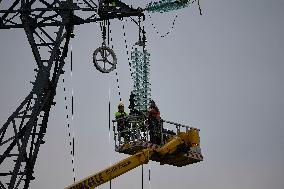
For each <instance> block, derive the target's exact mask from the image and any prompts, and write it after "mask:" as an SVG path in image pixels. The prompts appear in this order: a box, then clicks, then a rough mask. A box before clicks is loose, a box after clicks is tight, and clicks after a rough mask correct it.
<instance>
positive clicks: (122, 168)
mask: <svg viewBox="0 0 284 189" xmlns="http://www.w3.org/2000/svg"><path fill="white" fill-rule="evenodd" d="M194 133H197V132H196V130H190V131H188V132H186V133H179V135H178V136H176V137H174V138H173V139H172V140H170V141H169V142H168V143H166V144H165V145H164V146H162V147H160V148H158V149H149V148H148V149H144V150H142V151H140V152H138V153H136V154H134V155H132V156H130V157H128V158H126V159H124V160H122V161H120V162H118V163H116V164H114V165H112V166H111V167H109V168H107V169H105V170H103V171H100V172H98V173H96V174H94V175H91V176H89V177H87V178H85V179H83V180H80V181H78V182H77V183H75V184H73V185H71V186H68V187H67V188H65V189H93V188H95V187H97V186H99V185H101V184H103V183H106V182H108V181H110V180H112V179H114V178H116V177H118V176H120V175H122V174H124V173H126V172H128V171H130V170H132V169H134V168H136V167H138V166H140V165H142V164H147V163H148V161H149V159H151V157H154V156H159V157H166V156H167V155H171V154H173V153H175V152H176V151H177V149H178V147H179V146H180V145H182V144H185V145H186V146H190V144H191V143H192V142H194V143H195V144H196V143H198V145H199V136H198V135H196V136H194ZM197 134H198V133H197Z"/></svg>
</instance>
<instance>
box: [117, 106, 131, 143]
mask: <svg viewBox="0 0 284 189" xmlns="http://www.w3.org/2000/svg"><path fill="white" fill-rule="evenodd" d="M127 116H128V114H127V113H126V112H125V111H124V104H123V102H120V103H119V104H118V112H116V113H115V119H116V121H117V131H118V133H119V136H121V137H123V138H124V141H125V142H128V141H129V133H130V132H129V130H128V129H129V126H128V125H129V124H128V122H127V120H126V118H127Z"/></svg>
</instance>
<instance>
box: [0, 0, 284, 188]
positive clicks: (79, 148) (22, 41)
mask: <svg viewBox="0 0 284 189" xmlns="http://www.w3.org/2000/svg"><path fill="white" fill-rule="evenodd" d="M124 2H126V3H129V4H132V5H134V6H145V5H146V3H147V2H149V1H131V0H125V1H124ZM200 3H201V7H202V10H203V15H202V16H200V15H199V12H198V6H197V5H196V4H195V5H193V6H191V7H188V8H186V9H183V10H180V11H177V12H172V13H167V14H151V16H152V19H153V23H154V25H155V26H156V27H157V28H158V30H159V31H160V32H161V34H163V33H166V32H167V31H168V30H169V29H170V27H171V23H172V20H173V19H174V17H175V14H178V18H177V21H176V24H175V27H174V30H173V32H172V33H170V35H168V36H167V37H166V38H160V37H159V36H158V35H157V34H156V33H155V30H154V29H153V27H152V25H151V22H150V21H149V17H148V16H147V17H146V19H147V20H146V21H145V26H146V31H147V38H148V44H147V48H148V50H149V52H150V53H151V83H152V86H151V87H152V97H153V99H154V100H155V101H156V102H157V105H158V106H159V108H160V111H161V116H162V118H164V119H166V120H170V121H175V122H179V123H183V124H191V125H193V126H195V127H197V128H199V129H200V130H201V131H200V137H201V147H202V153H203V156H204V161H203V162H200V163H198V164H194V165H192V166H186V167H183V168H177V167H172V166H167V165H163V166H160V165H159V164H157V163H154V162H151V163H150V168H151V188H152V189H158V188H164V189H172V188H179V189H188V188H195V189H208V188H214V189H215V188H216V189H228V188H229V189H239V188H242V189H267V188H273V189H283V188H284V179H283V178H284V85H283V81H284V74H283V71H284V64H283V63H284V37H283V33H284V19H283V18H284V1H282V0H270V1H265V0H246V1H245V0H238V1H233V0H226V1H225V0H215V1H209V0H200ZM0 9H1V7H0ZM124 23H125V26H126V35H127V41H128V45H129V46H132V45H133V44H134V43H135V42H136V41H137V30H136V27H135V25H134V24H133V23H131V22H130V21H129V20H128V21H127V22H124ZM111 24H112V25H111V27H112V33H113V35H112V37H113V40H114V42H113V45H114V51H115V53H116V55H117V57H118V67H117V70H118V76H119V81H120V88H121V93H122V98H123V100H124V101H126V103H128V102H127V100H128V96H129V93H130V90H131V86H132V81H131V78H130V73H129V67H128V63H127V55H126V49H125V45H124V39H123V31H122V23H121V22H120V21H112V22H111ZM75 35H76V37H75V39H73V40H72V47H73V59H74V61H73V66H74V70H73V79H72V81H71V78H70V56H68V58H67V65H66V67H65V70H66V75H65V78H66V84H67V93H65V94H64V92H63V84H62V82H60V83H59V86H58V89H57V96H56V99H55V100H56V102H57V105H56V106H55V108H53V109H52V111H51V114H50V119H49V124H48V130H47V134H46V136H45V140H46V143H45V144H44V145H42V146H41V148H40V153H39V157H38V159H37V162H36V166H35V177H36V180H35V181H32V183H31V185H30V188H31V189H37V188H41V189H47V188H64V187H65V186H68V185H69V184H72V178H73V176H72V164H71V156H70V148H69V138H68V129H67V122H68V121H67V120H66V111H65V103H64V95H67V96H68V97H70V94H71V92H70V91H71V87H73V88H74V98H75V107H74V108H75V112H74V114H75V115H74V121H73V122H72V127H74V129H75V140H76V143H75V148H76V149H75V171H76V178H77V180H79V179H82V178H84V177H86V176H88V175H90V174H93V173H95V172H97V171H99V170H101V169H103V168H105V167H107V166H108V165H109V162H110V161H111V162H115V161H118V160H120V159H122V158H124V157H126V156H125V155H121V154H117V153H116V152H115V151H114V144H113V141H112V135H111V143H109V134H108V100H109V98H108V91H109V88H110V90H111V103H112V112H115V111H116V105H117V103H118V100H119V97H118V92H117V87H116V86H117V84H116V81H115V80H116V77H115V74H114V73H115V72H112V73H110V74H101V73H99V72H98V71H97V70H96V69H95V68H94V67H93V64H92V53H93V51H94V50H95V49H96V48H97V47H99V46H100V45H101V42H102V40H101V34H100V32H99V27H98V26H97V25H96V24H89V25H84V26H80V27H76V28H75ZM0 62H1V64H0V68H1V69H0V91H1V92H0V104H1V106H0V115H1V116H0V123H1V124H2V125H3V124H4V123H5V122H6V121H7V118H8V117H9V116H10V115H11V114H12V112H13V111H14V110H15V109H16V107H17V106H18V105H19V104H20V102H21V101H22V100H23V99H24V98H25V97H26V95H27V94H28V93H29V92H30V90H31V87H32V85H31V84H30V83H29V81H33V78H34V75H35V72H34V71H33V69H34V68H35V61H34V58H33V56H32V52H31V49H30V47H29V45H28V42H27V39H26V37H25V33H24V30H23V29H14V30H1V31H0ZM61 81H62V80H61ZM109 83H110V84H109ZM109 86H110V87H109ZM69 121H70V120H69ZM148 167H149V166H146V168H145V170H148ZM147 176H148V175H147V173H146V171H145V178H147ZM144 183H145V184H144V188H149V183H148V181H147V179H145V180H144ZM112 186H113V188H117V189H120V188H130V187H131V188H133V189H138V188H141V168H137V169H135V170H133V171H131V172H129V173H127V174H125V175H123V176H121V177H119V178H117V179H116V180H114V181H113V185H112ZM99 188H102V189H107V188H109V185H108V184H104V185H102V186H100V187H99Z"/></svg>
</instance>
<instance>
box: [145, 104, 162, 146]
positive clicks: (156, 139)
mask: <svg viewBox="0 0 284 189" xmlns="http://www.w3.org/2000/svg"><path fill="white" fill-rule="evenodd" d="M147 123H148V129H149V135H150V143H153V144H161V135H162V133H161V117H160V110H159V108H158V107H157V105H156V103H155V102H154V100H151V101H150V106H149V109H148V116H147Z"/></svg>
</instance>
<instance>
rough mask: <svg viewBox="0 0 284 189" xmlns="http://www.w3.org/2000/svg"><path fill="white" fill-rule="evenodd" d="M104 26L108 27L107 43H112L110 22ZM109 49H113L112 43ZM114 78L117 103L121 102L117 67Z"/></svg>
mask: <svg viewBox="0 0 284 189" xmlns="http://www.w3.org/2000/svg"><path fill="white" fill-rule="evenodd" d="M106 24H107V25H108V43H109V41H110V42H111V43H112V36H111V29H110V21H109V20H108V21H107V23H106ZM108 45H109V44H108ZM111 49H113V43H112V44H111ZM115 76H116V83H117V90H118V96H119V101H122V98H121V92H120V87H119V77H118V71H117V67H116V69H115Z"/></svg>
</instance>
